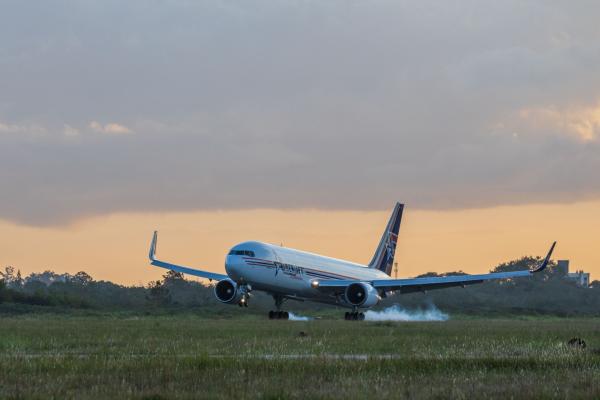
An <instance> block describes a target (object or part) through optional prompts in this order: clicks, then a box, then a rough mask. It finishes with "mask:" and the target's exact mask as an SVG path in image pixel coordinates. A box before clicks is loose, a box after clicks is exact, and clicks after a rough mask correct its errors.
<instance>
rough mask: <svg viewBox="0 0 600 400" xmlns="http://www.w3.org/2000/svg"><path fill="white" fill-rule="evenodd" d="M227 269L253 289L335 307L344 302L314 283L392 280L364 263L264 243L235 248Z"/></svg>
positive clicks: (234, 278) (233, 276)
mask: <svg viewBox="0 0 600 400" xmlns="http://www.w3.org/2000/svg"><path fill="white" fill-rule="evenodd" d="M225 270H226V271H227V275H229V277H230V278H231V279H233V280H234V281H236V282H238V284H248V285H250V286H251V287H252V289H257V290H263V291H266V292H269V293H271V294H274V295H282V296H286V297H289V298H297V299H307V300H312V301H319V302H325V303H332V304H336V303H339V302H340V301H339V300H340V299H337V298H335V297H332V296H331V295H326V294H324V293H323V292H321V291H320V290H319V289H317V288H314V287H313V286H312V285H311V283H312V281H314V280H330V279H334V280H335V279H342V280H358V281H361V280H373V279H389V276H388V275H387V274H385V273H384V272H382V271H379V270H377V269H372V268H368V267H366V266H364V265H361V264H356V263H353V262H349V261H344V260H339V259H335V258H331V257H325V256H321V255H318V254H312V253H308V252H304V251H300V250H294V249H289V248H286V247H281V246H274V245H271V244H267V243H261V242H244V243H240V244H238V245H236V246H234V247H233V248H232V249H231V251H230V253H229V254H228V255H227V258H226V260H225Z"/></svg>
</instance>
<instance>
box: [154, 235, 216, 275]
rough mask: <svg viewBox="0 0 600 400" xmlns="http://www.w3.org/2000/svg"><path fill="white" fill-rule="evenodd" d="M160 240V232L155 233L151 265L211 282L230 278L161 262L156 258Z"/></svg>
mask: <svg viewBox="0 0 600 400" xmlns="http://www.w3.org/2000/svg"><path fill="white" fill-rule="evenodd" d="M157 240H158V232H157V231H154V236H153V237H152V243H151V244H150V252H149V253H148V258H150V264H151V265H154V266H156V267H160V268H165V269H170V270H171V271H175V272H181V273H184V274H188V275H194V276H198V277H200V278H206V279H208V280H210V281H212V280H213V279H214V280H216V281H220V280H222V279H226V278H228V276H227V275H224V274H217V273H215V272H209V271H202V270H200V269H194V268H189V267H185V266H183V265H176V264H171V263H168V262H164V261H160V260H157V259H156V258H155V255H156V242H157Z"/></svg>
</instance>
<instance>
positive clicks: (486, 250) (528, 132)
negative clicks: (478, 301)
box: [0, 0, 600, 284]
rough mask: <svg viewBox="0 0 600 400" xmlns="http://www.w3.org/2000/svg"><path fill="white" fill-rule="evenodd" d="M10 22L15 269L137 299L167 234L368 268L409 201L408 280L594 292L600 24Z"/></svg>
mask: <svg viewBox="0 0 600 400" xmlns="http://www.w3.org/2000/svg"><path fill="white" fill-rule="evenodd" d="M0 7H1V9H2V13H1V14H0V188H1V192H0V193H1V201H0V266H4V265H14V266H15V267H17V268H20V269H22V270H23V271H24V272H31V271H42V270H44V269H47V268H52V269H54V270H56V271H60V272H62V271H70V272H76V271H78V270H81V269H84V270H86V271H88V272H89V273H91V274H92V275H93V276H95V277H98V278H102V279H111V280H115V281H118V282H122V283H127V284H136V283H140V282H141V283H143V282H146V281H147V280H149V279H154V278H157V277H159V276H160V271H154V270H149V269H148V268H149V267H147V265H146V261H145V259H144V256H145V255H146V252H147V249H146V247H147V244H146V242H147V241H148V240H149V236H150V234H151V232H152V230H153V229H155V228H158V229H160V230H161V245H162V244H163V242H164V252H165V256H167V255H168V256H170V257H171V258H170V259H172V260H173V261H175V260H181V261H182V262H186V263H187V264H188V265H190V264H191V266H202V267H207V268H209V269H211V270H215V271H219V270H222V268H223V258H224V254H225V252H226V251H227V249H228V248H229V247H231V246H232V245H233V244H235V243H236V241H239V240H242V239H256V240H264V241H269V242H283V243H284V245H286V246H294V247H300V248H302V249H306V250H309V251H318V252H322V253H325V254H328V255H333V256H338V257H342V258H348V259H351V260H353V261H359V262H361V261H362V262H364V261H367V260H368V259H369V258H370V256H371V254H372V252H373V249H374V247H375V245H376V243H377V241H378V239H379V236H380V234H381V232H380V231H381V230H382V229H383V226H384V225H385V222H386V220H387V215H388V213H389V212H390V211H391V208H392V207H393V205H394V203H395V202H396V201H401V202H404V203H406V205H407V208H406V220H405V224H406V226H403V228H402V232H401V238H402V240H403V242H402V243H403V244H401V245H400V247H399V257H398V259H399V263H400V266H401V271H400V275H404V276H409V275H416V274H419V273H423V272H427V271H431V270H435V271H438V272H442V271H444V270H449V269H450V270H452V269H463V270H465V271H467V272H481V271H487V270H489V269H490V268H492V267H493V266H494V265H495V264H497V263H498V262H502V261H507V260H509V259H512V258H516V257H519V256H522V255H543V254H544V253H545V251H546V248H547V247H548V246H549V244H550V243H551V242H552V241H553V240H558V241H559V246H558V247H557V253H556V256H557V257H561V258H570V259H571V260H572V262H573V263H574V265H575V266H581V267H584V268H585V269H586V270H589V271H591V272H592V273H595V274H599V273H600V256H597V255H595V254H594V250H595V246H596V247H597V243H598V238H599V237H600V236H599V233H600V232H599V228H598V227H599V226H600V224H599V223H598V215H600V176H599V173H598V171H600V139H599V136H600V72H599V70H598V65H600V24H598V23H597V21H598V18H599V17H600V3H598V2H595V1H584V0H582V1H578V2H563V1H560V2H559V1H552V0H531V1H516V0H514V1H511V0H507V1H503V2H496V1H466V0H463V1H458V0H457V1H448V2H440V1H426V0H424V1H419V2H408V1H397V0H395V1H383V0H381V1H352V0H346V1H335V0H332V1H309V0H302V1H300V0H297V1H292V0H289V1H279V2H272V1H260V0H257V1H251V2H250V1H216V0H215V1H204V2H196V1H186V0H178V1H175V0H165V1H147V0H144V1H142V0H131V1H128V2H121V1H111V0H106V1H95V0H78V1H60V0H49V1H45V2H43V3H40V4H36V6H35V7H32V6H31V4H29V3H28V2H22V1H18V0H0ZM163 231H164V232H163ZM163 236H164V238H163ZM238 239H239V240H238ZM484 239H485V240H484ZM161 250H162V247H161ZM432 250H433V251H432ZM401 255H402V257H401Z"/></svg>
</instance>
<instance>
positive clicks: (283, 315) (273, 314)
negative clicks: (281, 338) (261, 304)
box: [269, 311, 290, 319]
mask: <svg viewBox="0 0 600 400" xmlns="http://www.w3.org/2000/svg"><path fill="white" fill-rule="evenodd" d="M269 319H290V313H289V312H287V311H269Z"/></svg>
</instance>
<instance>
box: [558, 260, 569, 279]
mask: <svg viewBox="0 0 600 400" xmlns="http://www.w3.org/2000/svg"><path fill="white" fill-rule="evenodd" d="M556 272H557V273H558V275H559V276H567V274H568V273H569V260H558V261H557V262H556Z"/></svg>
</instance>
